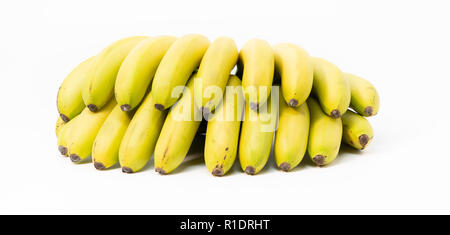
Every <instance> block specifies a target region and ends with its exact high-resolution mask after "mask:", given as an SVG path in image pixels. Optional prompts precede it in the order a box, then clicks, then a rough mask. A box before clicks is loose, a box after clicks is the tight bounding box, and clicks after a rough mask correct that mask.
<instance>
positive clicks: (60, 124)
mask: <svg viewBox="0 0 450 235" xmlns="http://www.w3.org/2000/svg"><path fill="white" fill-rule="evenodd" d="M64 124H66V122H64V121H63V120H62V118H61V117H58V119H57V120H56V126H55V133H56V137H58V136H59V132H60V131H61V129H62V127H63V126H64Z"/></svg>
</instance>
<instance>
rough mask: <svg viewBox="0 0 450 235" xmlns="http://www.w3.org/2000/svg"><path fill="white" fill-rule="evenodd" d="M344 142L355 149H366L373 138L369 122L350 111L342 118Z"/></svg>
mask: <svg viewBox="0 0 450 235" xmlns="http://www.w3.org/2000/svg"><path fill="white" fill-rule="evenodd" d="M342 125H343V129H344V131H343V136H342V138H343V141H344V142H345V143H346V144H348V145H350V146H352V147H353V148H355V149H359V150H363V149H365V148H366V147H367V146H368V145H369V144H370V142H371V141H372V138H373V129H372V126H371V125H370V123H369V121H368V120H367V119H365V118H364V117H362V116H360V115H359V114H357V113H354V112H353V111H351V110H348V111H347V112H346V113H345V114H344V115H343V116H342Z"/></svg>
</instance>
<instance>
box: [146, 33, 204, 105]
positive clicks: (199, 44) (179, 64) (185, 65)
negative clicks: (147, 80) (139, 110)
mask: <svg viewBox="0 0 450 235" xmlns="http://www.w3.org/2000/svg"><path fill="white" fill-rule="evenodd" d="M208 46H209V40H208V39H207V38H206V37H204V36H202V35H198V34H189V35H186V36H184V37H181V38H180V39H178V40H177V41H175V42H174V43H173V44H172V46H170V48H169V50H168V51H167V53H166V54H165V55H164V57H163V59H162V60H161V63H160V64H159V67H158V69H157V70H156V74H155V78H154V80H153V84H152V93H153V97H154V99H155V103H156V104H155V108H156V109H158V110H160V111H162V110H164V109H167V108H169V107H170V106H172V105H173V104H174V103H175V102H176V101H177V100H178V98H179V96H176V95H174V94H172V93H173V92H174V88H175V87H177V86H184V85H186V82H187V81H188V79H189V77H190V76H191V74H192V73H193V72H194V70H195V69H196V68H197V67H198V66H199V64H200V61H201V60H202V57H203V55H204V54H205V52H206V50H207V49H208Z"/></svg>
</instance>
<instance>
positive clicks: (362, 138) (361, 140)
mask: <svg viewBox="0 0 450 235" xmlns="http://www.w3.org/2000/svg"><path fill="white" fill-rule="evenodd" d="M369 140H370V138H369V136H368V135H366V134H362V135H360V136H359V143H360V144H361V147H362V148H361V150H363V149H364V148H365V147H366V145H367V144H368V143H369Z"/></svg>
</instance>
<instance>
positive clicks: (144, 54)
mask: <svg viewBox="0 0 450 235" xmlns="http://www.w3.org/2000/svg"><path fill="white" fill-rule="evenodd" d="M175 40H176V38H175V37H171V36H159V37H154V38H148V39H144V40H142V41H141V42H140V43H139V44H137V46H136V47H134V48H133V49H132V50H131V51H130V53H129V54H128V56H127V57H126V58H125V60H124V61H123V62H122V65H121V66H120V69H119V72H118V74H117V79H116V85H115V97H116V100H117V103H118V104H119V105H120V107H121V108H122V110H123V111H125V112H126V111H129V110H132V109H134V108H136V107H137V106H138V105H139V103H140V102H141V101H142V99H143V98H144V96H145V93H146V91H147V88H148V87H149V85H150V83H151V81H152V80H153V77H154V76H155V72H156V69H157V68H158V65H159V63H160V62H161V59H162V58H163V56H164V54H165V53H166V52H167V50H168V49H169V47H170V46H171V45H172V43H173V42H175Z"/></svg>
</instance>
